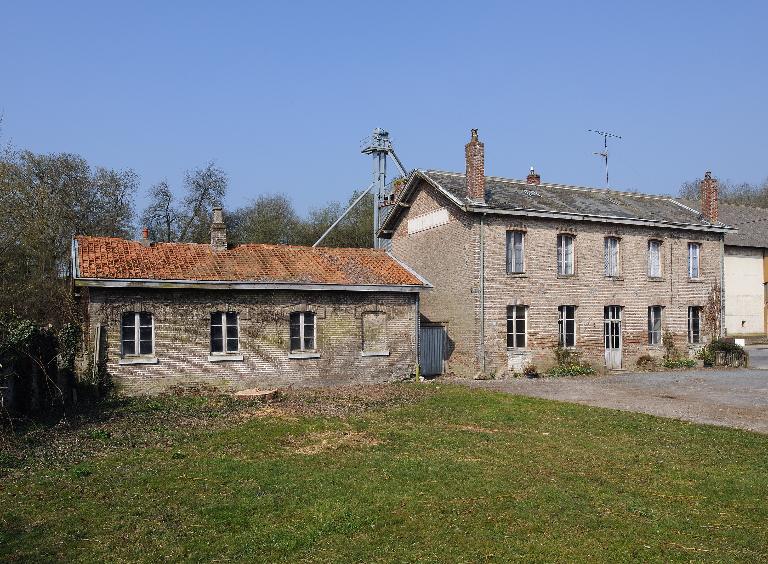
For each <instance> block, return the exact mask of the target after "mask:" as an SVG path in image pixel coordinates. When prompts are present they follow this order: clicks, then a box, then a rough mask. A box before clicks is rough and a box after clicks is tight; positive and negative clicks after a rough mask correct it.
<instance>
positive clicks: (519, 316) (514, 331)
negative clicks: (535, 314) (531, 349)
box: [507, 305, 528, 349]
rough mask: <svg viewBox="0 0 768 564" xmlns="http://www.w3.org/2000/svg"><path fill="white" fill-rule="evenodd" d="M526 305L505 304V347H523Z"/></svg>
mask: <svg viewBox="0 0 768 564" xmlns="http://www.w3.org/2000/svg"><path fill="white" fill-rule="evenodd" d="M527 309H528V308H527V307H526V306H521V305H518V306H507V347H508V348H511V349H522V348H525V333H526V311H527Z"/></svg>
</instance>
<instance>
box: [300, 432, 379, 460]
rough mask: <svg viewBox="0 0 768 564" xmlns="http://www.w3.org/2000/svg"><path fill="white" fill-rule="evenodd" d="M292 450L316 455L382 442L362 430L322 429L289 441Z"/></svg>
mask: <svg viewBox="0 0 768 564" xmlns="http://www.w3.org/2000/svg"><path fill="white" fill-rule="evenodd" d="M286 442H287V446H288V448H289V449H290V450H293V451H294V452H297V453H299V454H306V455H315V454H321V453H323V452H328V451H331V450H337V449H340V448H343V449H350V448H364V447H371V446H376V445H378V444H381V441H380V440H379V439H377V438H376V437H374V436H373V435H371V434H369V433H365V432H361V431H322V432H319V433H310V434H309V435H304V436H302V437H291V438H290V439H288V440H287V441H286Z"/></svg>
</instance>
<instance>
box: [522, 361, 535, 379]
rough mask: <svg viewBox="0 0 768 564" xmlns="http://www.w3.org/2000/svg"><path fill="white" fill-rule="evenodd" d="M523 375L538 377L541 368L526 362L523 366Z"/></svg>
mask: <svg viewBox="0 0 768 564" xmlns="http://www.w3.org/2000/svg"><path fill="white" fill-rule="evenodd" d="M523 376H525V377H526V378H538V377H539V369H538V368H536V365H535V364H526V365H525V367H524V368H523Z"/></svg>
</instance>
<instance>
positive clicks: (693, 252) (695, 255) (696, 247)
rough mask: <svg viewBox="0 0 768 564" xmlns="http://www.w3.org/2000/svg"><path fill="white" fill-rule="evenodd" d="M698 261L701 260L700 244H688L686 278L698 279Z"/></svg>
mask: <svg viewBox="0 0 768 564" xmlns="http://www.w3.org/2000/svg"><path fill="white" fill-rule="evenodd" d="M700 259H701V244H700V243H688V278H698V277H699V261H700Z"/></svg>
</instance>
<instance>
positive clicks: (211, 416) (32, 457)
mask: <svg viewBox="0 0 768 564" xmlns="http://www.w3.org/2000/svg"><path fill="white" fill-rule="evenodd" d="M430 393H432V388H431V386H420V385H414V384H386V385H371V386H347V387H342V388H319V389H310V388H296V389H288V390H284V391H280V393H279V395H278V399H277V400H276V401H275V402H273V403H269V404H264V403H261V402H260V401H259V400H243V399H236V398H234V397H232V395H230V394H223V393H218V392H215V391H213V390H186V391H181V390H178V391H175V392H173V393H169V394H166V395H161V396H153V397H133V398H109V399H106V400H103V401H101V402H98V403H95V404H93V405H89V406H86V405H81V406H78V410H76V411H73V412H71V413H69V414H67V415H66V416H65V417H61V418H60V419H58V420H53V421H45V422H40V421H32V420H16V421H14V422H13V425H12V426H10V425H7V426H5V427H4V428H0V476H4V475H8V474H16V473H23V472H25V471H28V470H29V469H31V468H33V467H37V466H39V465H40V464H43V463H45V464H51V463H53V464H54V465H61V466H71V465H73V464H78V463H80V462H81V461H83V460H85V459H87V458H89V457H93V456H102V455H106V454H109V453H113V452H116V451H119V450H125V449H136V448H146V447H158V446H159V447H165V448H169V449H171V448H173V447H174V445H175V444H177V443H179V442H181V441H183V440H184V438H185V437H188V436H189V435H191V434H193V433H196V432H197V431H198V430H200V429H205V430H212V431H213V430H217V429H224V428H227V427H232V426H237V425H240V424H243V423H245V422H246V421H249V420H252V419H254V418H260V417H278V418H282V419H286V420H290V421H297V420H298V419H299V418H301V417H304V416H321V417H336V418H339V417H342V418H343V417H348V416H353V415H360V414H363V413H365V412H366V411H370V410H374V409H384V408H389V407H397V406H399V405H406V404H412V403H416V402H418V401H419V400H421V399H422V398H424V397H426V395H427V394H430ZM343 444H344V443H343V441H342V445H343Z"/></svg>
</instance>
